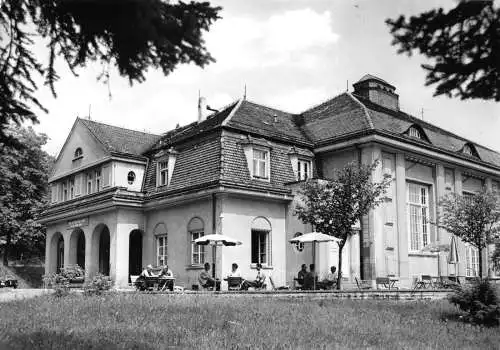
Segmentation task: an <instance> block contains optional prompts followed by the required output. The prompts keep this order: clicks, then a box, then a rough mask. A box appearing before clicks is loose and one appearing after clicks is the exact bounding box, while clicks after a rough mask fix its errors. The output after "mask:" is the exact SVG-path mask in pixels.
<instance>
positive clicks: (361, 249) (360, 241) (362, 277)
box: [354, 143, 365, 280]
mask: <svg viewBox="0 0 500 350" xmlns="http://www.w3.org/2000/svg"><path fill="white" fill-rule="evenodd" d="M354 148H355V149H356V151H357V156H358V165H359V166H361V147H359V144H358V143H356V144H355V145H354ZM358 234H359V274H360V276H359V277H360V279H362V280H364V279H365V268H364V262H363V253H364V249H363V248H364V245H363V243H364V242H363V218H359V232H358Z"/></svg>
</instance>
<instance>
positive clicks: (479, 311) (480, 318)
mask: <svg viewBox="0 0 500 350" xmlns="http://www.w3.org/2000/svg"><path fill="white" fill-rule="evenodd" d="M448 299H449V301H450V302H451V303H453V304H455V305H457V306H458V307H459V308H460V309H461V310H463V311H465V312H466V313H467V314H466V316H465V320H466V321H468V322H471V323H476V324H482V325H485V326H498V325H499V322H500V304H499V298H498V296H497V294H496V290H495V286H493V285H491V284H490V283H489V282H488V281H487V280H475V281H474V282H472V284H471V285H470V286H467V287H464V288H461V289H459V290H457V291H456V292H455V293H453V294H451V295H450V296H449V298H448Z"/></svg>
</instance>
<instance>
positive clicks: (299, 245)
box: [293, 232, 304, 253]
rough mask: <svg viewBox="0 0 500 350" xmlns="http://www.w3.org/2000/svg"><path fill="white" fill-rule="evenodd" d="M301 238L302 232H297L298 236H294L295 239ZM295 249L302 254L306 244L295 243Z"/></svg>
mask: <svg viewBox="0 0 500 350" xmlns="http://www.w3.org/2000/svg"><path fill="white" fill-rule="evenodd" d="M300 236H302V232H297V233H296V234H294V235H293V238H297V237H300ZM294 247H295V250H296V251H297V252H299V253H300V252H302V251H303V250H304V243H295V244H294Z"/></svg>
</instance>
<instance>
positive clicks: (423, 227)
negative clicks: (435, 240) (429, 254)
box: [406, 181, 432, 253]
mask: <svg viewBox="0 0 500 350" xmlns="http://www.w3.org/2000/svg"><path fill="white" fill-rule="evenodd" d="M411 186H416V187H417V188H418V198H419V202H415V201H411V191H410V188H411ZM422 190H424V191H425V196H424V195H423V192H422ZM431 193H432V189H431V186H430V185H428V184H423V183H418V182H413V181H407V182H406V220H407V230H408V251H409V252H410V253H416V252H420V251H421V250H422V249H423V248H424V247H425V246H427V245H429V244H430V243H431V227H430V217H431V211H432V207H431ZM423 198H425V200H423ZM412 208H416V211H415V214H413V212H412ZM424 210H425V211H424ZM412 219H415V220H416V222H415V221H414V220H412ZM424 221H425V222H424ZM415 228H416V231H415Z"/></svg>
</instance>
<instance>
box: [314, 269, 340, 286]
mask: <svg viewBox="0 0 500 350" xmlns="http://www.w3.org/2000/svg"><path fill="white" fill-rule="evenodd" d="M336 271H337V268H336V267H335V266H331V267H330V272H329V273H328V274H327V275H326V276H325V278H324V279H323V280H322V281H319V282H318V283H317V286H318V289H329V288H331V287H332V286H333V285H334V284H335V282H336V281H337V274H336V273H335V272H336Z"/></svg>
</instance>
